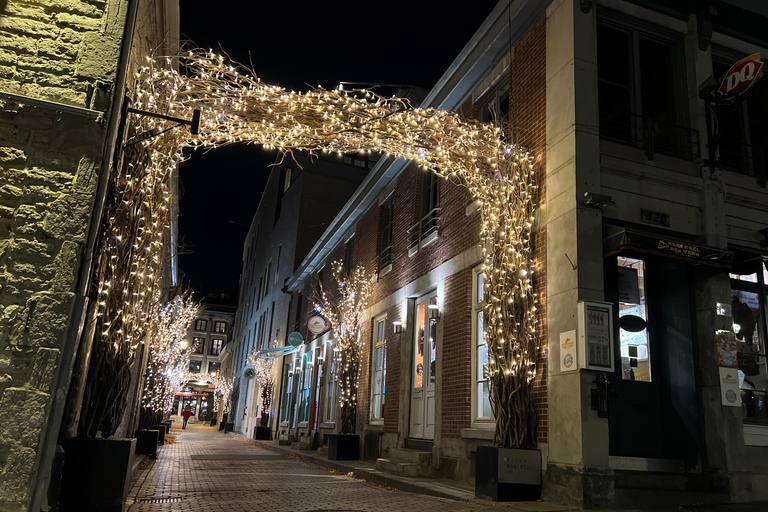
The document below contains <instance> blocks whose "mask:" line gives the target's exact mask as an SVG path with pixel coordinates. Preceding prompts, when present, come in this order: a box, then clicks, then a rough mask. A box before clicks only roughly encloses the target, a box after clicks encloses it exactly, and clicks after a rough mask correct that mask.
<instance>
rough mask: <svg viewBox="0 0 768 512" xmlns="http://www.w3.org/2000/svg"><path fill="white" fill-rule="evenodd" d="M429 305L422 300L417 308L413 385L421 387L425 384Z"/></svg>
mask: <svg viewBox="0 0 768 512" xmlns="http://www.w3.org/2000/svg"><path fill="white" fill-rule="evenodd" d="M426 310H427V305H426V304H425V303H424V302H422V303H420V304H419V305H418V306H417V309H416V342H415V343H414V345H415V347H414V352H415V354H414V358H413V387H415V388H420V387H422V385H423V384H424V336H425V334H426V333H425V331H424V328H425V327H426V321H425V320H426Z"/></svg>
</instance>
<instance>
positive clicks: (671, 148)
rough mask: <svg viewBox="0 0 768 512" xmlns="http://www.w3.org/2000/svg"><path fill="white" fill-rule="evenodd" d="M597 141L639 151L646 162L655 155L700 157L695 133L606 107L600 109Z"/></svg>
mask: <svg viewBox="0 0 768 512" xmlns="http://www.w3.org/2000/svg"><path fill="white" fill-rule="evenodd" d="M600 138H601V139H604V140H610V141H612V142H618V143H620V144H627V145H629V146H635V147H637V148H640V149H642V150H644V151H645V154H646V156H647V157H648V159H649V160H653V157H654V155H655V154H656V153H659V154H663V155H668V156H674V157H677V158H683V159H685V160H693V159H694V158H700V157H701V141H700V137H699V132H698V130H693V129H691V128H688V127H686V126H680V125H676V124H672V123H667V122H665V121H660V120H658V119H655V118H653V117H650V116H641V115H638V114H633V113H631V112H626V111H620V110H615V109H611V108H607V107H600Z"/></svg>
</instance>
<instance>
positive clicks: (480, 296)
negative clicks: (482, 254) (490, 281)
mask: <svg viewBox="0 0 768 512" xmlns="http://www.w3.org/2000/svg"><path fill="white" fill-rule="evenodd" d="M484 286H485V277H483V273H482V272H480V273H478V274H477V302H483V301H484V300H485V289H484V288H483V287H484Z"/></svg>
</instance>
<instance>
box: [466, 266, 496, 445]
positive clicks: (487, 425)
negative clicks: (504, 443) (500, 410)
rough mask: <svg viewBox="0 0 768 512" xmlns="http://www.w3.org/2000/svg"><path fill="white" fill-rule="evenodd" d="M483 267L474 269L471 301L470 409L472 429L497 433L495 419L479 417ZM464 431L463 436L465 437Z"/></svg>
mask: <svg viewBox="0 0 768 512" xmlns="http://www.w3.org/2000/svg"><path fill="white" fill-rule="evenodd" d="M481 269H482V265H475V267H474V268H473V269H472V300H471V309H472V322H471V324H472V332H471V334H470V347H471V348H470V350H471V351H472V354H471V358H470V359H471V361H472V369H471V372H470V375H471V380H472V388H471V389H470V393H469V394H470V397H471V398H470V407H471V414H470V419H471V423H470V425H471V426H472V429H474V430H481V429H483V430H484V429H493V430H494V431H495V428H496V421H495V420H494V419H493V417H490V418H480V417H478V416H477V410H478V407H479V405H480V404H479V397H478V392H477V384H478V378H477V364H478V363H477V339H476V335H477V330H478V325H477V314H478V313H479V312H480V311H482V310H483V307H482V305H481V304H482V303H478V302H477V292H478V289H477V279H478V276H479V275H480V274H481V273H482V270H481ZM463 435H464V434H463V431H462V436H463ZM482 439H484V438H482Z"/></svg>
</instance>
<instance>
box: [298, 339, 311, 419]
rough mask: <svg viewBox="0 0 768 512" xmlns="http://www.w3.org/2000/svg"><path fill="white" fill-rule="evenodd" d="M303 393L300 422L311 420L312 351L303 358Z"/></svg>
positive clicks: (300, 402)
mask: <svg viewBox="0 0 768 512" xmlns="http://www.w3.org/2000/svg"><path fill="white" fill-rule="evenodd" d="M302 363H303V368H302V375H301V393H300V395H299V423H304V422H307V421H309V401H310V400H309V399H310V391H311V390H312V374H313V372H312V369H313V367H314V365H313V364H312V352H307V353H306V354H304V357H303V358H302Z"/></svg>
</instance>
